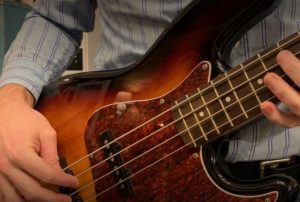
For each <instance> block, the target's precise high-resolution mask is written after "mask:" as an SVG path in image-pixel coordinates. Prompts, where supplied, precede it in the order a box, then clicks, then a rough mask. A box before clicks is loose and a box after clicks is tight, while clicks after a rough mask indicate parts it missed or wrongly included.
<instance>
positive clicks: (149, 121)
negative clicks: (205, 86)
mask: <svg viewBox="0 0 300 202" xmlns="http://www.w3.org/2000/svg"><path fill="white" fill-rule="evenodd" d="M276 67H277V65H274V66H272V67H271V68H269V69H268V70H272V69H273V68H276ZM263 73H264V72H262V73H261V74H258V75H256V77H253V78H252V79H250V80H249V81H245V82H242V83H241V84H240V85H238V86H236V87H235V88H233V89H231V90H230V91H234V90H235V89H237V88H239V87H240V86H243V85H244V84H246V83H248V82H250V81H253V80H254V79H257V77H259V76H261V75H262V74H263ZM216 83H217V82H216ZM216 83H215V84H216ZM230 91H228V92H230ZM228 92H226V93H228ZM200 93H201V92H199V93H198V94H200ZM226 93H224V94H226ZM224 94H222V95H220V96H218V97H216V98H215V99H212V100H211V101H210V102H207V103H206V105H202V106H200V107H198V108H196V109H194V110H192V111H191V112H189V113H187V114H185V115H184V116H183V117H181V118H179V119H177V120H175V121H174V122H171V123H169V124H167V125H165V127H169V126H170V125H172V124H174V123H177V122H178V121H180V120H182V119H183V118H185V117H187V116H189V115H191V114H192V113H195V112H196V111H197V110H200V109H201V108H205V107H206V106H207V105H209V104H211V103H212V102H214V101H216V100H218V99H219V98H220V97H222V96H224ZM246 97H247V96H246ZM191 98H193V96H191V97H189V99H191ZM244 98H245V97H244ZM189 99H185V100H184V101H182V102H181V103H178V104H177V105H176V106H175V107H178V106H179V105H181V104H183V103H186V102H188V101H187V100H189ZM241 99H243V98H241ZM234 104H236V102H234V103H232V104H230V105H228V106H227V107H225V108H224V109H225V110H226V109H227V108H229V107H231V106H232V105H234ZM172 108H174V107H172ZM172 108H171V109H172ZM169 111H170V110H169V109H168V110H166V111H164V112H163V113H161V114H159V115H157V116H156V117H154V118H152V119H150V120H148V121H147V122H145V123H143V124H142V125H140V126H139V127H136V128H134V129H133V130H131V131H129V132H127V133H125V134H123V135H121V136H120V137H119V138H116V140H120V139H121V138H123V137H126V136H127V135H129V134H131V133H133V132H135V131H137V130H138V129H140V128H141V127H142V126H145V125H146V124H148V123H151V121H154V120H155V119H157V118H159V117H161V116H162V115H164V114H166V113H167V112H169ZM219 112H220V111H217V112H216V113H214V114H212V115H211V116H208V117H207V118H206V119H204V120H202V121H203V122H204V121H206V120H207V119H211V118H212V117H213V116H214V115H215V114H217V113H219ZM163 129H164V128H160V129H158V130H157V131H155V132H154V133H152V134H149V135H147V136H145V137H143V138H142V139H139V140H138V141H137V142H135V143H133V144H131V145H130V146H129V147H126V148H124V149H123V150H126V149H129V148H130V147H132V146H134V145H136V144H138V143H140V142H142V141H144V140H146V139H148V138H149V137H151V136H152V135H154V134H156V133H157V132H160V131H161V130H163ZM113 142H115V141H112V142H110V143H108V144H106V145H104V146H102V147H100V148H99V149H97V150H95V151H94V152H92V153H90V154H89V155H88V156H91V155H93V154H95V153H96V152H99V151H101V150H102V149H103V148H104V147H106V146H110V144H112V143H113ZM123 150H121V151H119V152H117V153H115V154H113V156H110V158H111V157H114V156H116V155H118V154H120V153H121V152H122V151H123ZM85 158H86V157H84V158H83V159H85ZM80 161H81V160H80ZM80 161H79V160H78V161H76V162H74V163H73V164H70V165H69V166H68V167H66V168H65V169H67V168H70V167H72V166H74V165H75V164H77V163H79V162H80ZM105 161H107V159H104V160H103V161H101V162H99V164H101V163H103V162H105ZM95 166H97V165H94V166H93V167H91V168H90V169H93V168H94V167H95ZM87 171H89V170H84V171H82V172H80V173H79V174H78V175H77V176H80V175H82V174H84V173H86V172H87Z"/></svg>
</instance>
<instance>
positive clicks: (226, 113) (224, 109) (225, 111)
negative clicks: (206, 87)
mask: <svg viewBox="0 0 300 202" xmlns="http://www.w3.org/2000/svg"><path fill="white" fill-rule="evenodd" d="M211 83H212V85H213V89H214V91H215V93H216V94H217V97H219V99H218V100H219V103H220V105H221V107H222V109H223V111H224V113H225V115H226V117H227V119H228V121H229V122H230V125H231V126H233V123H232V121H231V119H230V117H229V115H228V112H227V110H226V108H225V107H224V105H223V102H222V101H221V100H220V97H221V96H220V95H219V93H218V91H217V89H216V88H215V85H214V82H213V80H212V81H211Z"/></svg>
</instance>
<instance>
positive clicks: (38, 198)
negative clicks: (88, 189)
mask: <svg viewBox="0 0 300 202" xmlns="http://www.w3.org/2000/svg"><path fill="white" fill-rule="evenodd" d="M5 175H6V176H7V177H8V178H9V179H10V180H11V182H12V184H14V186H15V187H16V189H17V190H18V191H19V193H21V194H22V197H24V198H25V200H26V201H30V202H53V201H56V202H71V198H70V197H69V196H67V195H64V194H59V193H55V192H54V191H51V190H48V189H46V188H44V187H42V186H41V184H40V183H38V182H37V181H36V180H35V179H34V178H32V177H31V176H30V175H28V174H27V173H26V172H24V171H23V170H22V169H19V168H17V167H14V166H11V168H10V169H9V171H8V172H6V173H5Z"/></svg>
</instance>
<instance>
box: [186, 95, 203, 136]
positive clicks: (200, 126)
mask: <svg viewBox="0 0 300 202" xmlns="http://www.w3.org/2000/svg"><path fill="white" fill-rule="evenodd" d="M185 97H186V98H187V99H188V100H190V99H189V96H188V95H185ZM189 105H190V107H191V109H192V111H193V112H195V109H194V106H193V105H192V103H191V102H190V101H189ZM193 115H194V117H195V119H196V120H197V123H198V126H199V128H200V130H201V132H202V134H203V137H204V139H205V140H206V141H208V138H207V136H206V133H205V132H204V130H203V128H202V125H201V124H200V121H199V119H198V117H197V115H196V114H195V113H193Z"/></svg>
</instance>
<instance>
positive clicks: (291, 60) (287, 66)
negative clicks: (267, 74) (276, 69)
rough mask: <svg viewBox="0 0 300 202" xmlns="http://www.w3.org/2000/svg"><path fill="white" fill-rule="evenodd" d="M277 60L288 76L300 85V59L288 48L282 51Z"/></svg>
mask: <svg viewBox="0 0 300 202" xmlns="http://www.w3.org/2000/svg"><path fill="white" fill-rule="evenodd" d="M276 60H277V63H278V64H279V65H280V67H281V68H282V70H283V71H284V72H285V73H286V74H287V75H288V77H289V78H290V79H292V81H293V82H294V83H295V84H296V85H297V86H298V87H300V60H299V59H298V58H297V57H296V56H295V55H294V54H293V53H291V52H290V51H288V50H283V51H280V52H279V53H278V54H277V56H276Z"/></svg>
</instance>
